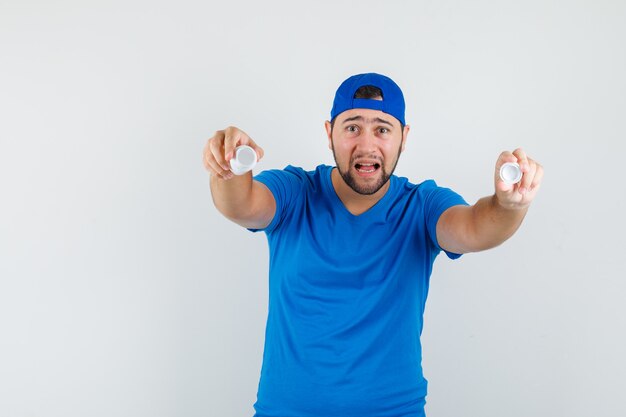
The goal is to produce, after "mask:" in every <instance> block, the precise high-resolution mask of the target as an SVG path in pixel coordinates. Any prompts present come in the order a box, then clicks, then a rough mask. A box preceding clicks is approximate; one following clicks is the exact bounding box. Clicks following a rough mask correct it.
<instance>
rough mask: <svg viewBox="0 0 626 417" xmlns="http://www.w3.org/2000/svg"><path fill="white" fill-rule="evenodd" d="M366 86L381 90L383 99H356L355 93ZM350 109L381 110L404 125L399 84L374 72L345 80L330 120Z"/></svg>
mask: <svg viewBox="0 0 626 417" xmlns="http://www.w3.org/2000/svg"><path fill="white" fill-rule="evenodd" d="M366 85H371V86H374V87H378V88H380V91H382V93H383V94H382V95H383V99H382V100H375V99H366V98H354V93H356V91H357V90H358V89H359V88H361V87H363V86H366ZM350 109H372V110H380V111H382V112H383V113H387V114H390V115H392V116H393V117H395V118H396V119H398V120H399V121H400V123H401V124H402V126H404V125H405V123H404V96H403V95H402V90H400V87H398V84H396V83H395V82H393V80H392V79H391V78H389V77H386V76H384V75H380V74H375V73H373V72H370V73H367V74H358V75H353V76H352V77H350V78H348V79H347V80H345V81H344V82H343V83H341V85H340V86H339V88H338V89H337V93H335V101H334V102H333V108H332V110H331V111H330V120H333V119H334V118H335V117H337V115H339V114H340V113H343V112H344V111H346V110H350Z"/></svg>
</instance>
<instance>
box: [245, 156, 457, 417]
mask: <svg viewBox="0 0 626 417" xmlns="http://www.w3.org/2000/svg"><path fill="white" fill-rule="evenodd" d="M332 168H333V167H330V166H326V165H320V166H318V167H317V169H316V170H315V171H309V172H306V171H304V170H303V169H301V168H296V167H292V166H288V167H287V168H285V169H284V170H269V171H264V172H262V173H260V174H259V175H257V176H256V177H255V179H256V180H258V181H260V182H262V183H263V184H265V185H266V186H267V187H268V188H269V189H270V190H271V192H272V193H273V195H274V197H275V199H276V214H275V216H274V218H273V220H272V222H271V223H270V225H269V226H268V227H267V228H266V229H264V231H265V232H266V235H267V239H268V242H269V248H270V274H269V308H268V317H267V327H266V333H265V347H264V353H263V366H262V369H261V377H260V381H259V387H258V393H257V401H256V403H255V404H254V408H255V410H256V414H255V416H256V417H335V416H336V417H400V416H402V417H417V416H423V415H424V414H423V413H424V404H425V397H426V388H427V381H426V379H425V378H424V376H423V375H422V367H421V360H422V356H421V344H420V335H421V332H422V326H423V324H422V318H423V313H424V307H425V303H426V296H427V294H428V284H429V278H430V274H431V270H432V265H433V261H434V260H435V257H436V256H437V254H438V253H439V252H441V248H440V247H439V245H438V243H437V239H436V235H435V230H436V229H435V228H436V225H437V220H438V219H439V216H440V215H441V213H443V212H444V211H445V210H446V209H447V208H449V207H451V206H453V205H458V204H467V203H466V202H465V200H463V198H462V197H461V196H459V195H458V194H456V193H454V192H453V191H451V190H449V189H446V188H441V187H438V186H437V185H436V184H435V182H434V181H432V180H429V181H425V182H423V183H421V184H419V185H415V184H411V183H410V182H408V180H407V179H406V178H401V177H397V176H392V177H391V179H390V181H391V183H390V187H389V189H388V191H387V193H386V194H385V195H384V196H383V198H382V199H381V200H380V201H379V202H378V203H377V204H376V205H374V206H373V207H372V208H370V209H369V210H368V211H366V212H365V213H363V214H361V215H359V216H354V215H352V214H351V213H350V212H349V211H348V210H347V209H346V208H345V206H344V205H343V203H342V202H341V200H339V198H338V196H337V194H336V193H335V191H334V188H333V186H332V183H331V170H332ZM253 231H256V230H253ZM447 255H448V256H449V257H450V258H458V257H459V256H460V255H458V254H453V253H447Z"/></svg>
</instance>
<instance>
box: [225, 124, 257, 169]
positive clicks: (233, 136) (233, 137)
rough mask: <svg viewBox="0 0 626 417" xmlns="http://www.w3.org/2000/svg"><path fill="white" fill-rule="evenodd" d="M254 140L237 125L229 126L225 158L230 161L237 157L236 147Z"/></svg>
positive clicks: (226, 134) (226, 136)
mask: <svg viewBox="0 0 626 417" xmlns="http://www.w3.org/2000/svg"><path fill="white" fill-rule="evenodd" d="M251 141H252V140H251V139H250V137H249V136H248V135H246V134H245V132H243V131H242V130H240V129H237V128H236V127H232V126H231V127H229V128H227V129H226V131H225V136H224V158H225V159H226V161H230V160H231V159H233V158H234V157H235V148H236V147H237V146H239V145H248V144H249V143H250V142H251Z"/></svg>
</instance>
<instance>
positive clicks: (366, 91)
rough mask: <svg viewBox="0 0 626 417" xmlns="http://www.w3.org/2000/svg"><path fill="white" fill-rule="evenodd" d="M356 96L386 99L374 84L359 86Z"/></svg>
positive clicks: (331, 129) (331, 130)
mask: <svg viewBox="0 0 626 417" xmlns="http://www.w3.org/2000/svg"><path fill="white" fill-rule="evenodd" d="M354 98H366V99H378V98H381V99H384V97H383V91H382V90H381V89H380V88H378V87H374V86H373V85H364V86H362V87H359V89H358V90H356V92H355V93H354ZM336 118H337V117H335V118H334V119H333V120H331V121H330V132H331V134H332V132H333V128H334V127H335V119H336ZM400 125H401V126H402V127H403V128H404V125H403V124H402V123H400Z"/></svg>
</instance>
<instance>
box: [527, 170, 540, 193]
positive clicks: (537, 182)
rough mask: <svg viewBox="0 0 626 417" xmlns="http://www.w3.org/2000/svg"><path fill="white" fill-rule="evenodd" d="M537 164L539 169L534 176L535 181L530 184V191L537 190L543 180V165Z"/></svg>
mask: <svg viewBox="0 0 626 417" xmlns="http://www.w3.org/2000/svg"><path fill="white" fill-rule="evenodd" d="M536 164H537V171H536V172H535V178H533V182H532V183H531V184H530V189H529V190H530V191H536V190H538V189H539V187H540V186H541V181H542V180H543V166H542V165H541V164H538V163H536Z"/></svg>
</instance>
